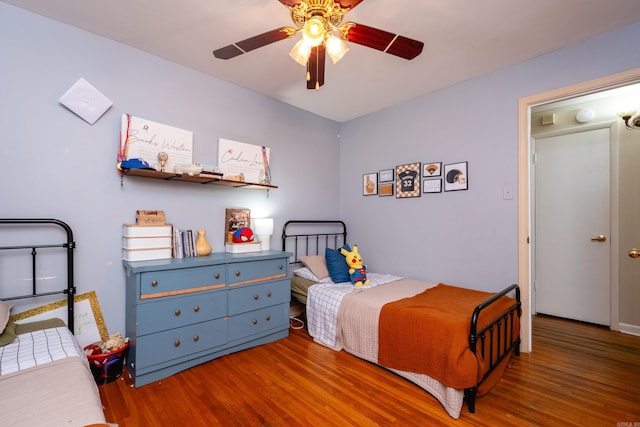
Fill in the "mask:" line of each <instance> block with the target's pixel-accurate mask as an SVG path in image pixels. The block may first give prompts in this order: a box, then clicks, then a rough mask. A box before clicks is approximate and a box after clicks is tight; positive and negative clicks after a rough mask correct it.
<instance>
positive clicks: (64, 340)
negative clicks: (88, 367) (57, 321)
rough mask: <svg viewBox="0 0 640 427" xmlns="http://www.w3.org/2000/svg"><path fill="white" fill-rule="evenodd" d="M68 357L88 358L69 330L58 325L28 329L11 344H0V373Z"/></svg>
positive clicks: (7, 372) (3, 373)
mask: <svg viewBox="0 0 640 427" xmlns="http://www.w3.org/2000/svg"><path fill="white" fill-rule="evenodd" d="M65 357H80V358H82V359H84V360H86V356H85V355H84V351H82V349H81V348H80V345H79V344H78V341H76V340H75V339H74V338H73V335H71V332H70V331H69V329H67V328H65V327H59V328H50V329H43V330H40V331H33V332H27V333H24V334H20V335H18V336H16V339H15V340H14V341H13V342H12V343H11V344H7V345H5V346H4V347H0V375H7V374H11V373H13V372H17V371H23V370H25V369H28V368H32V367H34V366H38V365H42V364H45V363H51V362H53V361H55V360H59V359H64V358H65Z"/></svg>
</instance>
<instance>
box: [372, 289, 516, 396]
mask: <svg viewBox="0 0 640 427" xmlns="http://www.w3.org/2000/svg"><path fill="white" fill-rule="evenodd" d="M491 295H492V294H491V293H488V292H481V291H475V290H471V289H464V288H458V287H454V286H448V285H445V284H442V283H440V284H439V285H438V286H435V287H433V288H431V289H427V290H426V291H424V292H422V293H420V294H418V295H416V296H414V297H410V298H405V299H401V300H398V301H395V302H392V303H388V304H385V305H384V307H382V311H381V312H380V325H379V349H378V362H379V363H380V364H381V365H383V366H386V367H389V368H394V369H400V370H403V371H411V372H417V373H421V374H426V375H429V376H431V377H433V378H435V379H437V380H439V381H440V382H442V383H444V384H445V385H447V386H449V387H453V388H458V389H463V388H468V387H473V386H475V385H477V383H478V382H479V381H480V380H481V379H482V376H483V375H484V372H485V371H486V369H485V363H484V361H483V360H482V357H481V356H480V355H479V354H478V355H477V356H476V355H474V354H473V353H472V352H471V350H470V348H469V330H470V323H471V315H472V313H473V310H474V308H475V307H476V306H477V305H478V304H480V303H481V302H483V301H484V300H486V299H488V298H489V297H491ZM513 303H514V300H513V299H512V298H508V297H504V298H501V299H500V300H498V301H496V303H495V304H492V305H491V306H490V307H489V308H487V309H485V310H484V311H483V312H482V313H481V315H480V319H479V322H478V328H479V329H480V327H481V326H484V325H486V324H487V323H489V322H490V321H492V320H493V319H495V318H496V317H497V316H498V315H499V314H500V313H502V312H503V311H505V310H507V309H508V308H509V307H510V306H511V305H512V304H513ZM517 329H519V328H517ZM517 333H518V331H514V334H515V335H517ZM478 353H479V352H478ZM487 365H488V363H487ZM487 368H488V367H487Z"/></svg>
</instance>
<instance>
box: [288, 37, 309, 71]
mask: <svg viewBox="0 0 640 427" xmlns="http://www.w3.org/2000/svg"><path fill="white" fill-rule="evenodd" d="M309 55H311V46H309V45H308V44H307V42H306V41H305V39H300V41H298V43H296V45H295V46H293V49H291V52H289V56H290V57H292V58H293V59H294V61H296V62H297V63H298V64H300V65H302V66H303V67H306V66H307V61H308V60H309Z"/></svg>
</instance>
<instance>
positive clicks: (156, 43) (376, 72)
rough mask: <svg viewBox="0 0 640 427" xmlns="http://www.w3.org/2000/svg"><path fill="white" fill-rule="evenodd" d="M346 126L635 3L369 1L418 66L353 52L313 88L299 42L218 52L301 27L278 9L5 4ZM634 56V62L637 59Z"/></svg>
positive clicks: (529, 54)
mask: <svg viewBox="0 0 640 427" xmlns="http://www.w3.org/2000/svg"><path fill="white" fill-rule="evenodd" d="M2 1H3V2H4V3H8V4H12V5H15V6H17V7H20V8H23V9H27V10H30V11H33V12H35V13H38V14H41V15H44V16H47V17H50V18H53V19H55V20H58V21H61V22H64V23H67V24H70V25H72V26H75V27H78V28H81V29H84V30H87V31H90V32H92V33H95V34H99V35H101V36H104V37H107V38H109V39H113V40H116V41H119V42H121V43H124V44H127V45H130V46H133V47H135V48H138V49H140V50H143V51H146V52H149V53H152V54H154V55H157V56H160V57H163V58H166V59H168V60H170V61H173V62H176V63H178V64H182V65H184V66H187V67H189V68H192V69H195V70H198V71H201V72H203V73H207V74H210V75H212V76H215V77H217V78H220V79H222V80H225V81H228V82H231V83H234V84H237V85H239V86H242V87H245V88H247V89H250V90H253V91H255V92H258V93H262V94H264V95H267V96H270V97H272V98H275V99H278V100H280V101H283V102H286V103H288V104H291V105H293V106H296V107H299V108H302V109H304V110H307V111H311V112H313V113H316V114H318V115H320V116H323V117H326V118H329V119H332V120H335V121H338V122H343V121H347V120H350V119H353V118H356V117H359V116H362V115H365V114H368V113H371V112H374V111H378V110H381V109H383V108H386V107H389V106H392V105H395V104H398V103H400V102H403V101H405V100H408V99H411V98H414V97H417V96H420V95H423V94H426V93H429V92H433V91H435V90H438V89H441V88H444V87H447V86H451V85H453V84H456V83H459V82H461V81H464V80H468V79H471V78H473V77H477V76H479V75H482V74H485V73H488V72H492V71H495V70H498V69H501V68H505V67H508V66H510V65H513V64H516V63H518V62H521V61H524V60H527V59H530V58H534V57H536V56H539V55H542V54H545V53H548V52H551V51H554V50H557V49H560V48H563V47H565V46H568V45H571V44H574V43H576V42H579V41H582V40H586V39H588V38H591V37H594V36H596V35H599V34H603V33H606V32H609V31H612V30H615V29H617V28H620V27H623V26H626V25H629V24H632V23H635V22H640V7H639V5H638V0H534V1H531V0H482V1H477V0H413V1H411V0H364V1H363V2H362V3H360V5H358V6H357V7H356V8H355V9H353V10H352V11H351V12H349V14H348V15H347V16H346V17H345V20H344V21H343V22H347V21H353V22H356V23H361V24H365V25H369V26H372V27H376V28H379V29H382V30H386V31H389V32H393V33H399V34H401V35H404V36H406V37H409V38H413V39H417V40H420V41H423V42H424V44H425V46H424V50H423V52H422V54H421V55H420V56H418V57H417V58H416V59H414V60H412V61H407V60H404V59H400V58H397V57H395V56H393V55H389V54H385V53H382V52H379V51H377V50H373V49H369V48H366V47H363V46H360V45H356V44H353V43H350V44H349V45H350V46H349V47H350V51H349V52H348V53H347V55H346V56H345V57H344V58H343V59H342V61H340V62H339V63H338V64H335V65H334V64H332V63H331V61H329V60H328V61H327V65H326V74H325V85H324V86H323V87H322V88H321V89H320V90H319V91H315V90H308V89H306V82H305V69H304V67H301V66H300V65H298V64H297V63H296V62H294V61H293V60H292V59H291V58H290V57H289V50H291V48H292V47H293V45H294V44H295V42H296V41H297V40H298V38H299V36H296V37H294V38H292V39H287V40H283V41H280V42H276V43H274V44H271V45H269V46H265V47H262V48H260V49H257V50H254V51H252V52H249V53H247V54H244V55H240V56H239V57H236V58H233V59H230V60H220V59H216V58H214V56H213V55H212V51H213V50H214V49H217V48H219V47H222V46H225V45H228V44H230V43H233V42H237V41H240V40H244V39H246V38H248V37H251V36H254V35H257V34H260V33H263V32H265V31H269V30H273V29H275V28H279V27H281V26H286V25H292V22H291V19H290V16H289V11H288V9H287V8H286V7H285V6H283V5H282V4H281V3H280V2H279V1H277V0H229V1H222V0H108V1H105V0H103V1H97V0H2ZM629 54H631V52H629Z"/></svg>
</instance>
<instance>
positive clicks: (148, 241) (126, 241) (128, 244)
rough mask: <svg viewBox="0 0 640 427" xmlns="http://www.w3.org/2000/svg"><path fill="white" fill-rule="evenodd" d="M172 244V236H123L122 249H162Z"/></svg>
mask: <svg viewBox="0 0 640 427" xmlns="http://www.w3.org/2000/svg"><path fill="white" fill-rule="evenodd" d="M171 245H172V241H171V236H158V237H122V249H160V248H170V247H171Z"/></svg>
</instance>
